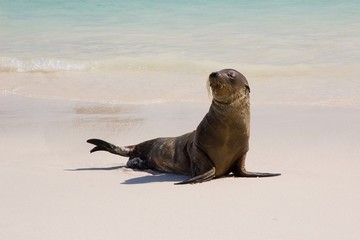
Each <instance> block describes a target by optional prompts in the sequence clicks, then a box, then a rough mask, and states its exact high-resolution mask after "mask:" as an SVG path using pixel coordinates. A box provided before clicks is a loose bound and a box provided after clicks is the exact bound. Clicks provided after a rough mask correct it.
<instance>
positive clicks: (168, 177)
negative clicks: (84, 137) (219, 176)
mask: <svg viewBox="0 0 360 240" xmlns="http://www.w3.org/2000/svg"><path fill="white" fill-rule="evenodd" d="M121 168H126V166H113V167H97V168H74V169H64V171H74V172H76V171H111V170H117V169H121ZM133 171H135V172H136V171H141V170H133ZM141 172H146V173H148V174H150V175H147V176H141V177H136V178H132V179H128V180H125V181H124V182H122V183H121V184H126V185H133V184H145V183H155V182H173V183H176V182H181V181H183V180H185V179H187V178H188V176H183V175H176V174H172V173H162V172H157V171H153V170H144V171H141Z"/></svg>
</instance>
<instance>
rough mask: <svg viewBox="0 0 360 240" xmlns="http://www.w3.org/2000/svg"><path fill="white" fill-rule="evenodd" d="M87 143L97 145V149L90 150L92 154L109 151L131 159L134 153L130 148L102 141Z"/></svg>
mask: <svg viewBox="0 0 360 240" xmlns="http://www.w3.org/2000/svg"><path fill="white" fill-rule="evenodd" d="M87 142H88V143H91V144H94V145H96V147H94V148H93V149H91V150H90V153H93V152H97V151H107V152H110V153H113V154H117V155H120V156H123V157H129V155H130V153H131V151H132V149H131V148H130V147H118V146H115V145H113V144H111V143H108V142H105V141H103V140H101V139H89V140H87Z"/></svg>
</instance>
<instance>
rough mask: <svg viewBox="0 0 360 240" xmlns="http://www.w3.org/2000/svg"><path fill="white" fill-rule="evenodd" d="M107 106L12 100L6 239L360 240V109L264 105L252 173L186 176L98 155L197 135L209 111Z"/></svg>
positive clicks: (4, 167)
mask: <svg viewBox="0 0 360 240" xmlns="http://www.w3.org/2000/svg"><path fill="white" fill-rule="evenodd" d="M174 105H175V106H176V107H173V105H172V104H171V103H169V104H158V105H156V104H155V105H144V106H140V107H139V106H137V107H135V106H99V105H97V106H96V105H91V104H84V103H74V102H65V101H49V100H35V99H29V98H21V97H13V96H2V97H0V129H1V134H0V154H1V157H0V162H1V168H0V194H1V196H0V199H1V204H0V215H1V217H0V239H11V240H17V239H19V240H20V239H37V240H40V239H62V240H64V239H66V240H68V239H107V240H109V239H248V240H251V239H259V240H260V239H261V240H263V239H276V240H278V239H301V240H303V239H317V240H318V239H327V240H329V239H336V240H337V239H354V240H355V239H358V238H359V236H360V229H359V222H360V207H359V202H360V187H359V186H360V174H359V169H360V145H359V136H360V124H359V122H360V111H359V110H354V109H345V108H334V107H315V106H296V105H293V106H286V105H253V106H252V129H251V130H252V135H251V146H250V152H249V155H248V158H247V163H248V164H247V166H248V169H249V170H255V171H266V172H281V173H282V176H280V177H275V178H266V179H244V178H222V179H217V180H213V181H211V182H207V183H202V184H196V185H184V186H175V185H173V183H174V182H177V181H181V180H183V179H184V178H185V177H183V176H177V175H172V174H160V173H156V172H137V171H132V170H129V169H126V168H122V166H124V165H125V163H126V159H125V158H120V157H117V156H114V155H111V154H108V153H94V154H89V150H90V149H91V146H90V145H89V144H87V143H86V142H85V141H86V139H88V138H91V137H99V138H103V139H105V140H108V141H110V142H113V143H115V144H118V145H122V144H133V143H137V142H140V141H143V140H147V139H149V138H153V137H158V136H176V135H179V134H182V133H185V132H188V131H191V130H193V129H194V128H195V127H196V126H197V124H198V123H199V121H200V120H201V118H202V117H203V115H204V114H205V112H206V111H207V108H208V105H207V104H197V105H194V104H189V103H188V104H185V103H184V104H174Z"/></svg>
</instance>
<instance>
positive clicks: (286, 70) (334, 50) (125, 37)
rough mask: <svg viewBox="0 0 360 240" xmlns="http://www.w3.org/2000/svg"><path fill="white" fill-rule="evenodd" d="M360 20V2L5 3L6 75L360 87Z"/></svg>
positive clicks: (2, 60)
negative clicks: (325, 82) (153, 76)
mask: <svg viewBox="0 0 360 240" xmlns="http://www.w3.org/2000/svg"><path fill="white" fill-rule="evenodd" d="M359 12H360V1H358V0H342V1H341V0H327V1H325V0H305V1H295V0H273V1H270V0H254V1H244V0H224V1H218V0H216V1H215V0H208V1H205V0H193V1H166V0H153V1H150V0H147V1H145V0H141V1H135V0H133V1H124V0H81V1H80V0H0V73H1V72H2V73H9V72H13V73H17V72H20V73H23V72H26V73H37V72H50V73H51V72H65V73H69V72H94V71H96V72H104V73H108V72H109V71H110V72H116V73H119V74H121V73H122V72H123V71H127V70H151V71H157V72H160V73H161V72H163V71H164V70H165V69H166V70H169V69H171V71H176V70H179V69H180V71H179V72H184V69H185V70H186V71H187V72H188V73H190V74H191V73H192V72H197V69H202V70H201V71H200V72H201V73H205V72H206V74H207V73H208V72H209V71H210V70H216V69H214V68H215V67H222V66H224V67H234V68H241V69H242V71H245V72H250V76H253V77H254V76H255V77H259V78H262V77H264V78H266V77H267V76H271V77H273V76H280V77H283V78H284V77H288V76H289V75H296V76H299V75H301V74H304V75H306V76H307V77H309V76H311V77H312V78H314V79H315V78H317V79H318V76H321V77H323V78H324V79H325V78H328V77H329V76H330V75H331V76H334V74H337V73H340V72H341V74H343V75H345V79H352V81H354V80H355V81H356V80H357V79H358V76H359V70H358V69H359V67H358V66H360V65H359V64H360V61H359V60H360V31H359V29H360V14H359ZM335 69H336V70H335ZM327 73H328V75H329V76H328V75H326V74H327ZM179 74H180V73H179ZM343 75H341V76H343ZM0 77H1V76H0ZM178 77H179V76H178ZM204 77H206V75H205V76H204ZM338 77H339V76H336V77H335V78H338ZM110 78H111V77H110ZM67 79H68V80H69V79H70V78H68V77H67ZM69 81H70V80H69ZM351 86H354V85H351ZM355 86H358V85H355ZM352 88H353V87H352ZM14 89H15V90H16V88H15V87H13V89H12V90H11V91H15V90H14ZM2 91H3V92H4V91H5V92H6V91H10V90H9V89H5V90H2ZM55 95H56V94H55Z"/></svg>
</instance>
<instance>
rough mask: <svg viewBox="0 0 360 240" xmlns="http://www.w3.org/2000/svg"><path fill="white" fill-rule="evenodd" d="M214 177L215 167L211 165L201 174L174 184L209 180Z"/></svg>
mask: <svg viewBox="0 0 360 240" xmlns="http://www.w3.org/2000/svg"><path fill="white" fill-rule="evenodd" d="M214 177H215V167H212V168H211V169H210V170H209V171H207V172H205V173H203V174H201V175H198V176H195V177H192V178H189V179H186V180H184V181H182V182H178V183H175V185H180V184H189V183H190V184H194V183H201V182H206V181H210V180H211V179H213V178H214Z"/></svg>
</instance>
